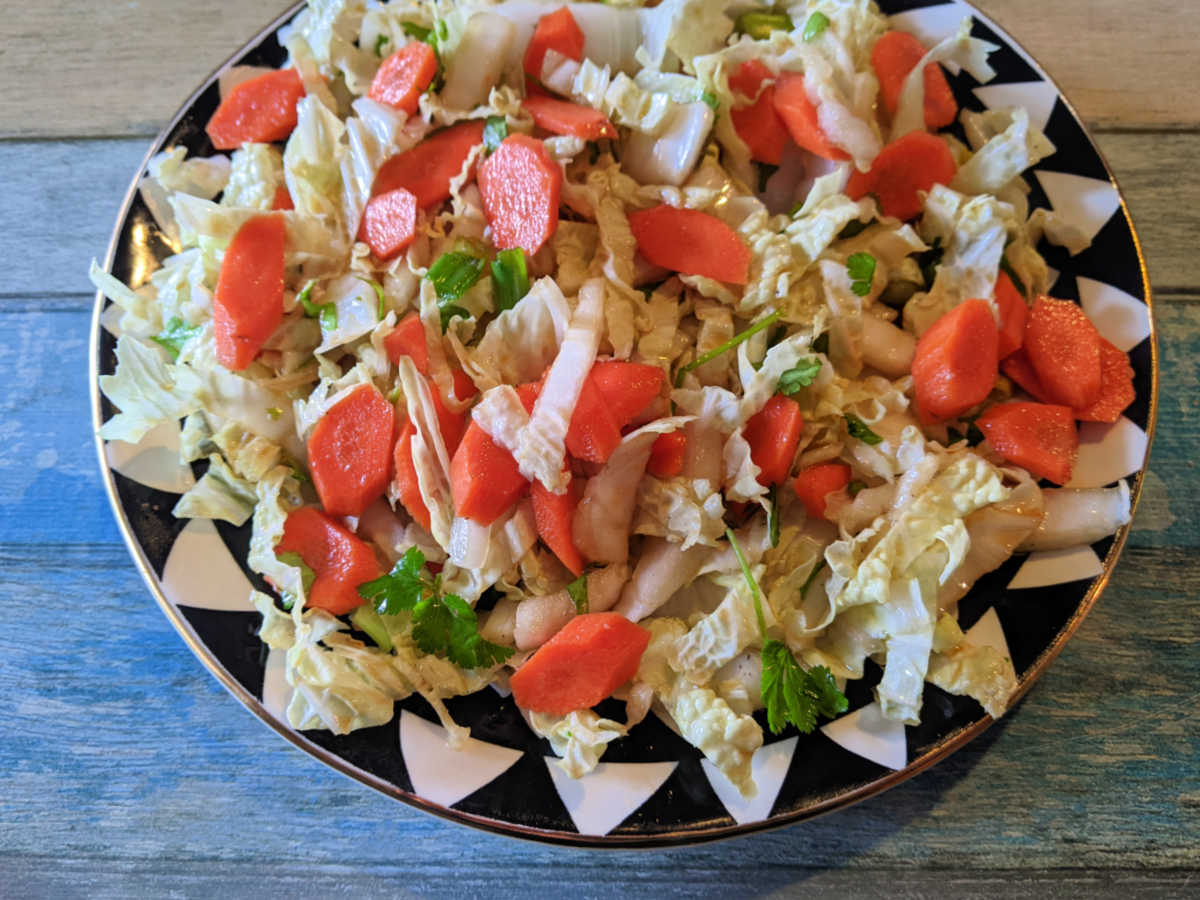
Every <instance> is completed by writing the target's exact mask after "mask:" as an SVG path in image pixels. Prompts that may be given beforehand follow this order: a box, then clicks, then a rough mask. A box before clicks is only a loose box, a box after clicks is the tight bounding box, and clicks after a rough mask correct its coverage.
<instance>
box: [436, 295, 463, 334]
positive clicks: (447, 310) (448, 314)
mask: <svg viewBox="0 0 1200 900" xmlns="http://www.w3.org/2000/svg"><path fill="white" fill-rule="evenodd" d="M438 312H439V313H441V317H442V334H445V333H446V329H447V328H449V327H450V320H451V319H453V318H454V317H455V316H462V318H464V319H469V318H470V317H471V314H470V313H469V312H467V311H466V310H465V309H463V308H462V307H461V306H456V305H455V304H453V303H447V304H446V305H445V306H439V307H438Z"/></svg>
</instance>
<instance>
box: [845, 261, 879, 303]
mask: <svg viewBox="0 0 1200 900" xmlns="http://www.w3.org/2000/svg"><path fill="white" fill-rule="evenodd" d="M846 272H847V273H848V274H849V275H850V290H852V291H853V292H854V293H855V294H857V295H858V296H859V297H865V296H867V294H869V293H871V282H872V281H873V280H874V279H875V257H873V256H872V255H871V254H870V253H852V254H851V255H850V258H849V259H848V260H846Z"/></svg>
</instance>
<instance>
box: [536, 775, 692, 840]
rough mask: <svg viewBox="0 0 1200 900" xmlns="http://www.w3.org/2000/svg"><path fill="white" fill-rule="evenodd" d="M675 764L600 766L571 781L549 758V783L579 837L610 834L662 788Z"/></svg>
mask: <svg viewBox="0 0 1200 900" xmlns="http://www.w3.org/2000/svg"><path fill="white" fill-rule="evenodd" d="M677 765H678V763H674V762H657V763H603V762H602V763H600V765H598V766H596V768H595V769H594V770H593V771H591V772H589V773H588V774H587V775H584V776H583V777H582V778H572V777H571V776H570V775H568V774H567V773H566V772H564V771H563V770H562V769H561V768H559V767H558V765H556V764H555V758H554V757H553V756H548V757H546V768H547V769H548V770H549V771H550V780H551V781H553V782H554V789H555V790H556V791H558V796H559V797H560V798H561V799H562V802H563V805H564V806H565V807H566V808H567V812H568V813H569V814H570V816H571V821H572V822H574V823H575V827H576V828H577V829H578V830H579V833H580V834H592V835H603V834H608V833H609V832H610V831H612V830H613V829H614V828H616V827H617V826H618V825H620V824H621V823H622V822H624V821H625V820H626V819H628V818H629V817H630V816H631V815H632V814H633V813H634V812H636V811H637V808H638V807H639V806H641V805H642V804H643V803H645V802H646V801H647V800H649V799H650V797H652V796H653V795H654V792H655V791H657V790H658V789H659V788H660V787H662V783H663V782H664V781H666V780H667V779H668V778H670V777H671V773H672V772H674V771H675V766H677Z"/></svg>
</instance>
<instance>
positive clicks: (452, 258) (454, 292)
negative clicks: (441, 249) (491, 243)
mask: <svg viewBox="0 0 1200 900" xmlns="http://www.w3.org/2000/svg"><path fill="white" fill-rule="evenodd" d="M484 265H486V263H485V261H484V259H483V258H482V257H479V256H473V255H471V254H469V253H464V252H462V251H461V250H451V251H450V252H449V253H443V254H442V255H441V256H439V257H438V258H437V260H436V261H435V262H434V264H433V265H432V266H430V267H429V271H428V272H427V273H426V274H425V277H426V278H428V279H429V280H430V281H431V282H433V288H434V290H435V291H437V296H438V304H439V305H441V304H443V303H452V302H453V301H455V300H458V299H459V298H460V297H462V295H463V294H465V293H466V292H467V291H469V290H470V289H471V288H472V287H474V286H475V282H477V281H478V280H479V277H480V276H481V275H482V274H483V267H484Z"/></svg>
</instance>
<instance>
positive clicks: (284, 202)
mask: <svg viewBox="0 0 1200 900" xmlns="http://www.w3.org/2000/svg"><path fill="white" fill-rule="evenodd" d="M295 208H296V204H295V203H293V202H292V195H291V193H290V192H289V191H288V189H287V185H286V184H281V185H279V187H277V188H275V197H274V199H272V200H271V209H272V210H279V211H287V210H289V209H295Z"/></svg>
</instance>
